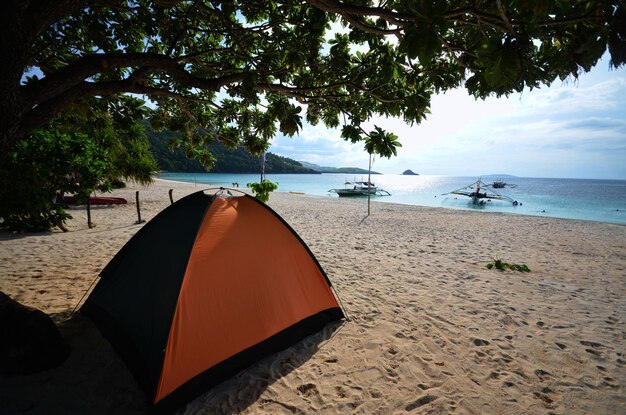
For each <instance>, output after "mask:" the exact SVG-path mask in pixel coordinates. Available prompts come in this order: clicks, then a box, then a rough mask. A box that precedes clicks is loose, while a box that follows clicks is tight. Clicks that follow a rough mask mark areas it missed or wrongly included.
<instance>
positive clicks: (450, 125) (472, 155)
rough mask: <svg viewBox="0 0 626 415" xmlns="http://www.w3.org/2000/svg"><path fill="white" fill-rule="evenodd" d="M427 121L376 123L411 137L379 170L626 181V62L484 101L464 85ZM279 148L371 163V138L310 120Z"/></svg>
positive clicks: (324, 162) (330, 161) (440, 98)
mask: <svg viewBox="0 0 626 415" xmlns="http://www.w3.org/2000/svg"><path fill="white" fill-rule="evenodd" d="M430 110H431V114H429V115H428V117H427V118H426V120H425V121H423V122H422V123H421V124H420V125H413V126H409V125H407V124H405V123H404V122H403V121H402V120H400V119H385V118H376V119H372V120H371V122H370V123H369V125H367V126H366V130H368V131H369V130H372V129H373V125H377V126H380V127H382V128H384V129H386V130H388V131H390V132H393V133H394V134H396V135H397V136H398V138H399V140H400V142H401V143H402V147H401V148H399V149H398V155H397V157H392V158H391V159H389V160H388V159H386V158H376V159H375V161H374V165H373V167H372V169H373V170H375V171H378V172H381V173H384V174H401V173H402V172H403V171H404V170H407V169H411V170H413V171H414V172H416V173H419V174H426V175H450V176H480V175H488V174H510V175H514V176H520V177H552V178H590V179H626V68H620V69H619V70H615V69H609V63H608V58H605V59H602V60H601V61H600V62H599V63H598V64H597V65H596V66H595V67H594V68H593V69H592V70H591V71H590V72H589V73H586V74H582V75H580V76H579V77H578V80H570V81H567V82H561V81H560V80H557V81H555V82H554V83H553V84H552V85H551V86H550V87H546V86H544V87H542V88H540V89H534V90H532V91H529V90H526V91H524V92H523V93H521V94H513V95H511V96H509V97H508V98H507V97H501V98H495V97H493V98H489V99H487V100H484V101H483V100H476V99H474V98H473V97H471V96H469V95H468V94H467V92H465V90H464V89H458V90H452V91H448V92H447V93H445V94H441V95H436V96H433V98H432V101H431V107H430ZM269 151H270V152H272V153H274V154H278V155H281V156H285V157H289V158H292V159H295V160H299V161H307V162H310V163H315V164H319V165H321V166H332V167H361V168H365V169H366V168H367V167H368V154H367V153H366V152H365V151H364V150H363V144H351V143H349V142H345V141H343V140H342V139H341V138H340V137H339V130H338V129H328V128H326V127H324V126H322V125H317V126H311V125H309V124H304V126H303V129H302V130H301V131H300V134H299V135H296V136H294V137H293V138H290V137H285V136H277V137H276V138H274V140H273V141H272V145H271V147H270V150H269Z"/></svg>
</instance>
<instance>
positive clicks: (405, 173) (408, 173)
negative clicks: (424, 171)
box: [402, 170, 419, 176]
mask: <svg viewBox="0 0 626 415" xmlns="http://www.w3.org/2000/svg"><path fill="white" fill-rule="evenodd" d="M402 175H403V176H419V174H417V173H415V172H414V171H413V170H405V171H404V173H402Z"/></svg>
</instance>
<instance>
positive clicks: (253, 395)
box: [0, 312, 344, 415]
mask: <svg viewBox="0 0 626 415" xmlns="http://www.w3.org/2000/svg"><path fill="white" fill-rule="evenodd" d="M51 317H52V318H53V319H54V320H55V321H57V324H58V326H59V330H60V331H61V333H62V335H63V337H64V338H65V339H66V341H67V342H68V343H69V345H70V346H71V348H72V352H71V354H70V356H69V357H68V358H67V360H65V362H63V363H62V364H61V365H59V366H58V367H56V368H54V369H50V370H46V371H42V372H39V373H36V374H32V375H25V376H24V375H22V376H4V375H0V390H2V393H1V394H0V408H2V410H1V411H0V412H2V413H3V414H5V413H6V414H42V415H43V414H70V413H76V414H78V413H85V414H86V413H90V414H113V413H115V414H121V413H123V414H129V415H132V414H144V413H147V411H148V404H147V401H146V397H145V395H144V394H143V392H142V391H141V389H140V388H139V386H138V385H137V383H136V382H135V380H134V378H133V376H132V375H131V373H130V372H129V371H128V369H127V368H126V366H125V365H124V363H123V361H122V360H121V359H120V358H119V356H118V355H117V354H116V353H115V351H114V350H113V348H112V346H111V345H110V344H109V343H108V341H107V340H105V339H104V337H102V335H101V334H100V332H99V331H98V330H97V329H96V327H95V326H94V325H93V324H92V323H91V321H90V320H89V319H87V318H85V317H83V316H81V315H80V314H75V315H73V316H71V317H70V316H69V312H67V313H61V314H56V315H53V316H51ZM342 324H344V323H343V322H335V323H331V324H329V325H327V326H326V327H325V328H324V329H323V330H321V331H319V332H318V333H316V334H314V335H311V336H309V337H307V338H305V339H304V340H302V341H300V342H299V343H297V344H295V345H294V346H292V347H290V348H288V349H286V350H284V351H282V352H279V353H276V354H274V355H272V356H270V357H268V358H265V359H263V360H261V361H259V362H257V363H255V364H253V365H252V366H250V367H249V368H247V369H245V370H243V371H241V372H239V373H238V374H236V375H235V376H233V377H232V378H230V379H228V380H226V381H224V382H223V383H221V384H219V385H217V386H215V387H214V388H212V389H210V390H209V391H207V392H206V393H205V394H203V395H201V396H199V397H198V398H196V399H195V400H194V401H193V402H191V403H189V404H188V406H187V408H184V407H183V408H180V409H179V412H178V413H185V412H189V411H192V412H202V413H211V414H237V413H240V412H242V411H243V410H245V409H246V408H247V407H248V406H250V405H252V404H253V403H254V402H255V401H256V400H257V399H258V398H259V397H260V396H261V394H262V393H263V392H264V391H265V390H266V389H267V387H268V386H269V385H271V384H273V383H274V382H276V381H277V380H279V379H280V378H281V377H283V376H285V375H287V374H288V373H290V372H291V371H292V370H294V369H296V368H298V367H299V366H301V365H302V364H304V363H305V362H306V361H307V360H309V359H310V358H311V356H313V355H314V354H315V353H316V352H317V351H318V350H319V349H320V347H321V345H323V343H324V342H326V341H327V340H328V339H330V338H331V337H332V336H333V334H334V333H335V332H336V331H337V329H338V328H339V327H341V325H342Z"/></svg>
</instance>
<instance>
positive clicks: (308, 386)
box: [296, 383, 320, 398]
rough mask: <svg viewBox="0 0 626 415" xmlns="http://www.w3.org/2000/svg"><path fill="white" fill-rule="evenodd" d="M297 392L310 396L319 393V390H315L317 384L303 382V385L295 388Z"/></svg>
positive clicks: (306, 396)
mask: <svg viewBox="0 0 626 415" xmlns="http://www.w3.org/2000/svg"><path fill="white" fill-rule="evenodd" d="M296 390H297V391H298V393H299V394H300V395H302V396H303V397H305V398H310V397H312V396H317V395H319V394H320V393H319V391H318V390H317V386H315V385H314V384H313V383H305V384H304V385H300V386H298V387H297V388H296Z"/></svg>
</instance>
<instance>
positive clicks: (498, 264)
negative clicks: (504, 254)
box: [486, 255, 530, 272]
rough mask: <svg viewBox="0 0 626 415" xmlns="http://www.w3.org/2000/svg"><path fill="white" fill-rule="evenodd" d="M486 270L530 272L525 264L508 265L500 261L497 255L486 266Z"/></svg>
mask: <svg viewBox="0 0 626 415" xmlns="http://www.w3.org/2000/svg"><path fill="white" fill-rule="evenodd" d="M486 267H487V269H492V268H495V269H497V270H499V271H504V270H506V269H510V270H511V271H519V272H530V268H528V266H527V265H526V264H509V263H508V262H504V261H502V260H501V259H500V256H499V255H496V256H494V257H493V262H490V263H488V264H487V265H486Z"/></svg>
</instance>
